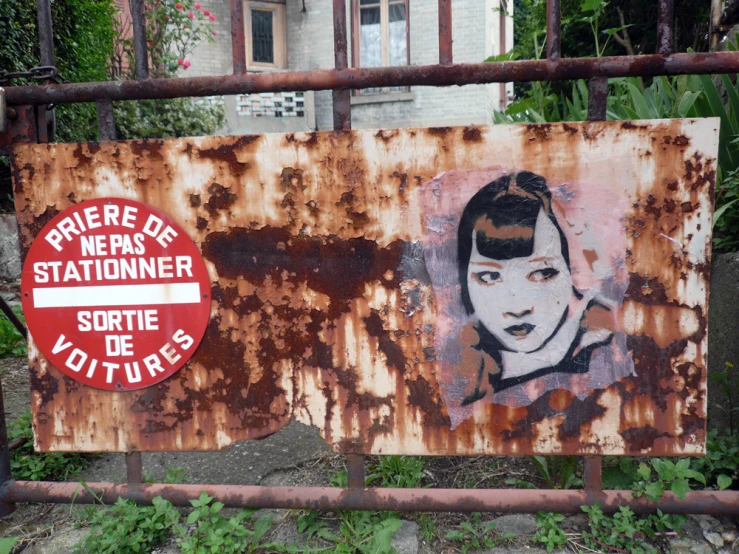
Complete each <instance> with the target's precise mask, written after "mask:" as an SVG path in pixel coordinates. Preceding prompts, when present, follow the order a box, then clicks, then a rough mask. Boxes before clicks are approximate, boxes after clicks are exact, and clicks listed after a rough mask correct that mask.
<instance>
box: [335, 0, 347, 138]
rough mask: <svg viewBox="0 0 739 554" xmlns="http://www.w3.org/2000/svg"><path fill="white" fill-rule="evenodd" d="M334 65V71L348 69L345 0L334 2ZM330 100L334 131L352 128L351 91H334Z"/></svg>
mask: <svg viewBox="0 0 739 554" xmlns="http://www.w3.org/2000/svg"><path fill="white" fill-rule="evenodd" d="M334 63H335V66H336V69H346V68H347V67H349V56H348V53H347V32H346V0H334ZM331 98H332V100H333V111H334V131H348V130H349V129H351V128H352V115H351V113H352V105H351V91H349V89H338V90H334V91H333V93H332V95H331Z"/></svg>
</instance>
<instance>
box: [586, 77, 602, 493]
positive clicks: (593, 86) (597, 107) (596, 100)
mask: <svg viewBox="0 0 739 554" xmlns="http://www.w3.org/2000/svg"><path fill="white" fill-rule="evenodd" d="M607 108H608V78H607V77H592V78H591V79H590V80H589V81H588V121H605V119H606V111H607ZM583 484H584V485H585V490H588V491H601V490H603V456H585V468H584V472H583Z"/></svg>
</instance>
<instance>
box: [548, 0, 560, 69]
mask: <svg viewBox="0 0 739 554" xmlns="http://www.w3.org/2000/svg"><path fill="white" fill-rule="evenodd" d="M561 38H562V11H561V6H560V0H547V58H549V59H550V60H553V61H557V60H558V59H559V58H560V56H561V54H562V40H561Z"/></svg>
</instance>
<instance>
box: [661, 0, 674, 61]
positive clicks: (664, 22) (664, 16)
mask: <svg viewBox="0 0 739 554" xmlns="http://www.w3.org/2000/svg"><path fill="white" fill-rule="evenodd" d="M657 9H658V11H657V54H662V55H663V56H669V55H670V54H672V36H673V25H674V22H675V0H659V6H658V8H657Z"/></svg>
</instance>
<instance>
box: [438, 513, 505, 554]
mask: <svg viewBox="0 0 739 554" xmlns="http://www.w3.org/2000/svg"><path fill="white" fill-rule="evenodd" d="M481 519H482V516H481V515H480V513H479V512H475V513H473V514H472V522H469V521H463V522H462V523H460V524H459V527H458V528H457V529H455V530H454V531H449V532H448V533H447V535H446V538H447V539H449V540H451V541H456V542H461V543H462V554H467V552H468V551H469V550H470V549H471V548H474V549H475V550H479V549H481V548H494V547H495V546H497V545H499V544H500V543H502V542H505V541H511V540H514V539H516V538H517V536H518V535H516V534H515V533H503V534H500V533H498V532H496V530H495V522H493V521H488V522H487V523H482V521H481Z"/></svg>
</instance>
